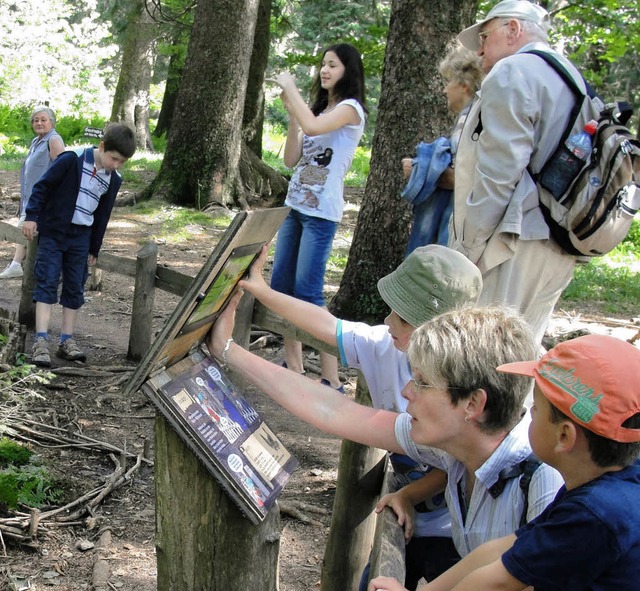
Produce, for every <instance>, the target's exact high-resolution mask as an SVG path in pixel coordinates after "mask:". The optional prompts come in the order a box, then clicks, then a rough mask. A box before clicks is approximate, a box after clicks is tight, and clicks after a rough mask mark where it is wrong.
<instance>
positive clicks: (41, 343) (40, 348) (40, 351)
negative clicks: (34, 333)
mask: <svg viewBox="0 0 640 591" xmlns="http://www.w3.org/2000/svg"><path fill="white" fill-rule="evenodd" d="M31 361H33V363H34V365H37V366H38V367H51V355H49V343H48V342H47V339H45V338H44V337H38V338H36V340H35V341H34V343H33V348H32V349H31Z"/></svg>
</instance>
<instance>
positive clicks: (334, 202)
mask: <svg viewBox="0 0 640 591" xmlns="http://www.w3.org/2000/svg"><path fill="white" fill-rule="evenodd" d="M275 82H276V84H278V86H280V87H281V88H282V94H281V97H282V100H283V102H284V105H285V108H286V109H287V112H288V113H289V129H288V132H287V140H286V144H285V149H284V163H285V164H286V165H287V166H289V167H295V171H294V173H293V177H292V178H291V181H290V183H289V191H288V193H287V198H286V201H285V204H286V205H288V206H289V207H291V212H290V213H289V216H288V217H287V219H286V220H285V222H284V224H283V225H282V228H280V231H279V233H278V239H277V242H276V250H275V257H274V263H273V272H272V277H271V287H272V288H273V289H275V290H276V291H279V292H282V293H286V294H288V295H292V296H294V297H296V298H298V299H301V300H304V301H307V302H311V303H313V304H316V305H318V306H323V307H325V300H324V295H323V288H324V273H325V269H326V266H327V260H328V259H329V254H330V253H331V246H332V243H333V237H334V235H335V233H336V229H337V226H338V223H339V222H340V220H341V219H342V212H343V209H344V197H343V193H344V177H345V175H346V174H347V171H348V170H349V167H350V166H351V161H352V160H353V156H354V154H355V151H356V147H357V146H358V143H359V142H360V138H361V137H362V133H363V131H364V124H365V107H364V104H365V88H364V69H363V65H362V59H361V57H360V54H359V53H358V51H357V50H356V48H355V47H353V46H351V45H349V44H347V43H338V44H337V45H332V46H331V47H329V48H328V49H326V50H325V52H324V53H323V55H322V66H321V68H320V72H319V73H318V76H317V78H316V80H315V82H314V84H313V87H312V89H311V95H312V101H313V104H312V106H311V107H309V106H307V104H306V103H305V101H304V99H303V98H302V96H301V95H300V92H299V91H298V89H297V87H296V84H295V80H294V78H293V77H292V76H291V75H290V74H288V73H282V74H280V75H278V77H277V78H276V79H275ZM284 365H285V366H286V367H288V368H289V369H291V370H292V371H295V372H297V373H303V372H304V367H303V361H302V345H301V343H300V342H298V341H294V340H292V339H287V338H285V341H284ZM320 366H321V370H322V376H321V377H322V379H321V382H322V383H323V384H326V385H328V386H331V387H333V388H336V389H338V390H340V391H342V385H341V383H340V378H339V376H338V362H337V359H336V358H335V357H333V356H332V355H329V354H327V353H322V352H321V353H320Z"/></svg>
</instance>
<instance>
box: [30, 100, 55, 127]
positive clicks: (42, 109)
mask: <svg viewBox="0 0 640 591" xmlns="http://www.w3.org/2000/svg"><path fill="white" fill-rule="evenodd" d="M38 113H46V114H47V117H49V121H51V126H52V127H55V126H56V114H55V113H54V112H53V109H50V108H49V107H47V106H46V105H39V106H37V107H36V108H35V109H34V110H33V111H32V113H31V123H33V118H34V117H35V116H36V115H37V114H38Z"/></svg>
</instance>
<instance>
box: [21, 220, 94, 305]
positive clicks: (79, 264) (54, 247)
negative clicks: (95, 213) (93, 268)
mask: <svg viewBox="0 0 640 591" xmlns="http://www.w3.org/2000/svg"><path fill="white" fill-rule="evenodd" d="M90 239H91V227H90V226H77V225H75V224H73V225H72V226H71V229H70V230H69V232H67V235H66V236H65V238H64V239H63V240H57V239H55V238H52V237H51V236H42V235H41V236H40V237H39V238H38V255H37V257H36V265H35V271H34V275H35V279H36V286H35V288H34V290H33V301H34V302H42V303H43V304H55V303H57V302H58V286H59V284H60V276H62V292H61V293H60V305H61V306H64V307H65V308H69V309H70V310H78V309H79V308H81V307H82V304H84V284H85V282H86V281H87V277H88V276H89V267H88V262H87V259H88V257H89V242H90Z"/></svg>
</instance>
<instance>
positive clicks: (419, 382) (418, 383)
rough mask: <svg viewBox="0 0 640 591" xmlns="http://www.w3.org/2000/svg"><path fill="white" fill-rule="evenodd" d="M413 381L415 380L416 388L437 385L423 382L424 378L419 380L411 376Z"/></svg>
mask: <svg viewBox="0 0 640 591" xmlns="http://www.w3.org/2000/svg"><path fill="white" fill-rule="evenodd" d="M411 381H412V382H413V385H414V386H415V387H416V388H425V389H427V388H435V387H436V386H432V385H431V384H427V383H426V382H423V381H422V380H419V379H418V378H414V377H411Z"/></svg>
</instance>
